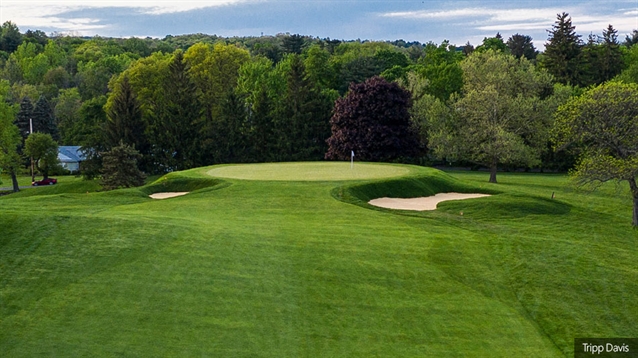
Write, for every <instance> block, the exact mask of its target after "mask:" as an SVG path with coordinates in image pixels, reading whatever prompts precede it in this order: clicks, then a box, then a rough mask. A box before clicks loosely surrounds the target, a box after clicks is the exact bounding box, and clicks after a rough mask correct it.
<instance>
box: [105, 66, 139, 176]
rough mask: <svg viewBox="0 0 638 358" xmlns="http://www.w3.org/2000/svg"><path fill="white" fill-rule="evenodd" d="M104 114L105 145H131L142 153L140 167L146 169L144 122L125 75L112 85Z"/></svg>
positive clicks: (135, 97)
mask: <svg viewBox="0 0 638 358" xmlns="http://www.w3.org/2000/svg"><path fill="white" fill-rule="evenodd" d="M106 116H107V121H106V123H105V128H104V134H105V137H106V144H107V147H108V148H112V147H115V146H118V145H120V144H121V143H123V144H127V145H129V146H132V147H133V148H135V150H137V151H138V152H140V154H141V155H142V158H141V159H140V167H141V168H142V170H148V169H149V168H148V166H149V165H150V158H148V155H149V152H150V145H149V143H148V140H147V138H146V133H145V131H146V123H145V122H144V120H143V118H142V108H141V106H140V103H139V101H138V100H137V96H136V95H135V93H134V92H133V88H132V87H131V83H130V81H129V78H128V76H127V75H124V76H123V78H122V79H121V81H119V82H118V83H116V84H115V85H114V88H113V89H112V92H111V95H110V97H109V99H108V102H107V104H106Z"/></svg>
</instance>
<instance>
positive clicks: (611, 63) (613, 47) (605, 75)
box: [599, 25, 624, 83]
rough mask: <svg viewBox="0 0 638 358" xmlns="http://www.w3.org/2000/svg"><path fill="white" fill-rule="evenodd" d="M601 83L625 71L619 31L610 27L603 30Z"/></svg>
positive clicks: (600, 65) (600, 62)
mask: <svg viewBox="0 0 638 358" xmlns="http://www.w3.org/2000/svg"><path fill="white" fill-rule="evenodd" d="M599 57H600V58H599V59H600V61H599V68H600V82H599V83H602V82H605V81H608V80H610V79H612V78H614V77H616V76H617V75H618V74H620V72H621V71H622V69H623V66H624V62H623V54H622V51H621V49H620V43H619V42H618V31H617V30H616V29H614V27H613V26H611V25H609V26H607V28H606V29H605V30H603V38H602V43H601V45H600V55H599Z"/></svg>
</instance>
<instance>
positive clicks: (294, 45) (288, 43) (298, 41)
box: [281, 34, 305, 55]
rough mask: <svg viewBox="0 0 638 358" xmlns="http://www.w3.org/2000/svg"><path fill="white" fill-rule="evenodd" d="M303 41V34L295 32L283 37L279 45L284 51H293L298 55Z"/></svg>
mask: <svg viewBox="0 0 638 358" xmlns="http://www.w3.org/2000/svg"><path fill="white" fill-rule="evenodd" d="M304 43H305V40H304V38H303V36H301V35H299V34H295V35H290V36H286V37H284V39H283V44H282V46H281V47H282V48H283V50H284V53H294V54H298V55H299V54H301V51H302V50H303V46H304Z"/></svg>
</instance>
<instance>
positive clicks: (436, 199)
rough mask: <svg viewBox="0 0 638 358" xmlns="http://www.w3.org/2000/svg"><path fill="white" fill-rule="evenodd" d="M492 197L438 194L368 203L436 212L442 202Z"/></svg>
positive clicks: (377, 200) (384, 206)
mask: <svg viewBox="0 0 638 358" xmlns="http://www.w3.org/2000/svg"><path fill="white" fill-rule="evenodd" d="M485 196H490V195H488V194H462V193H438V194H436V195H434V196H424V197H420V198H409V199H401V198H378V199H372V200H370V201H369V202H368V204H370V205H374V206H378V207H381V208H386V209H398V210H415V211H425V210H436V205H437V204H438V203H440V202H442V201H448V200H464V199H474V198H482V197H485Z"/></svg>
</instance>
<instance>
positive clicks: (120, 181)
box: [102, 143, 146, 190]
mask: <svg viewBox="0 0 638 358" xmlns="http://www.w3.org/2000/svg"><path fill="white" fill-rule="evenodd" d="M140 158H141V154H140V153H139V152H138V151H136V150H135V149H134V148H133V147H131V146H129V145H126V144H124V143H120V145H118V146H115V147H113V148H111V150H109V151H108V152H104V153H102V159H103V167H102V187H103V188H104V190H113V189H119V188H131V187H136V186H141V185H144V179H146V175H145V174H144V173H143V172H142V171H141V170H139V169H138V167H137V161H138V160H139V159H140Z"/></svg>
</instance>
